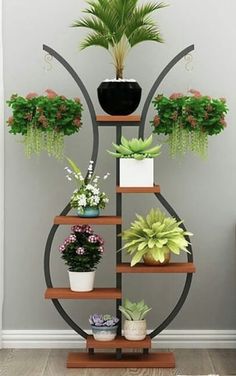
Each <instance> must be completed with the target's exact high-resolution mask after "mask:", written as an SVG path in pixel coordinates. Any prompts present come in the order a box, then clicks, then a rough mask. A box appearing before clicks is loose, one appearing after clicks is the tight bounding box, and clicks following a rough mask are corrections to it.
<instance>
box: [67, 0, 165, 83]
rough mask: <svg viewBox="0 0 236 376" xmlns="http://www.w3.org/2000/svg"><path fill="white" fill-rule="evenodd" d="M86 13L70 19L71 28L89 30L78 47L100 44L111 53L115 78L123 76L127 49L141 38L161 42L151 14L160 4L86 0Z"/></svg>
mask: <svg viewBox="0 0 236 376" xmlns="http://www.w3.org/2000/svg"><path fill="white" fill-rule="evenodd" d="M87 4H88V8H87V9H85V10H84V13H86V14H87V15H88V16H86V17H83V18H81V19H80V20H77V21H75V22H74V24H73V25H72V26H74V27H85V28H87V29H90V30H91V31H90V33H89V34H88V36H87V37H86V38H85V40H84V41H83V42H82V43H81V49H84V48H87V47H90V46H100V47H103V48H105V49H106V50H108V52H109V53H110V54H111V56H112V58H113V61H114V65H115V68H116V78H117V79H119V78H123V70H124V62H125V59H126V56H127V54H128V53H129V51H130V49H131V48H132V47H134V46H135V45H136V44H138V43H141V42H144V41H154V42H162V38H161V36H160V32H159V29H158V27H157V26H156V22H155V21H154V19H152V17H151V15H152V14H153V13H154V11H156V10H159V9H161V8H163V7H164V6H165V5H164V4H163V3H156V2H147V3H146V4H142V5H138V0H87Z"/></svg>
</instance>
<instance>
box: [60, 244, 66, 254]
mask: <svg viewBox="0 0 236 376" xmlns="http://www.w3.org/2000/svg"><path fill="white" fill-rule="evenodd" d="M65 249H66V247H65V246H64V244H62V245H60V247H59V251H60V252H64V250H65Z"/></svg>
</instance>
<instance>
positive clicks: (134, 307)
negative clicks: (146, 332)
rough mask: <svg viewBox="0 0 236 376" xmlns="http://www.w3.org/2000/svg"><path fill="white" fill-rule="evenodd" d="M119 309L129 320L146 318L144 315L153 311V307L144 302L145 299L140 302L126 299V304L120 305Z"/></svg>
mask: <svg viewBox="0 0 236 376" xmlns="http://www.w3.org/2000/svg"><path fill="white" fill-rule="evenodd" d="M119 310H120V311H121V312H122V313H123V315H124V316H125V318H126V319H127V320H132V321H139V320H144V317H145V316H146V314H147V313H148V312H149V311H151V308H149V307H148V306H147V305H146V304H145V303H144V300H141V301H140V302H138V303H132V302H131V301H130V300H129V299H125V303H124V305H123V306H119Z"/></svg>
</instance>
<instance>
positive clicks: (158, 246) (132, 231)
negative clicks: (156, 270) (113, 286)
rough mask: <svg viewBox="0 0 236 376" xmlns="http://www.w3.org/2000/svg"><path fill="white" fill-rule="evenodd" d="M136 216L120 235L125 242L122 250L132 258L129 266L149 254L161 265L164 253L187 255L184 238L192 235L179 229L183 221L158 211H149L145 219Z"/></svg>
mask: <svg viewBox="0 0 236 376" xmlns="http://www.w3.org/2000/svg"><path fill="white" fill-rule="evenodd" d="M136 216H137V220H135V221H134V222H133V223H131V226H130V228H129V229H127V230H125V231H123V232H122V234H121V236H122V238H123V239H124V240H125V241H126V243H125V245H124V246H123V247H122V249H125V250H126V252H127V253H128V254H129V255H131V256H132V260H131V266H134V265H135V264H137V263H138V262H140V261H141V260H142V257H143V256H144V255H146V254H151V256H152V257H153V258H154V259H155V260H156V261H159V262H160V263H163V262H164V260H165V254H166V253H169V252H173V253H174V254H176V255H179V254H180V252H181V251H185V252H188V253H189V251H188V249H187V246H188V244H189V242H188V240H187V239H186V236H190V235H192V234H191V233H190V232H187V231H185V230H183V229H182V228H181V227H180V225H181V223H182V222H183V221H179V222H178V221H177V220H176V219H175V218H172V217H167V216H166V215H165V213H163V212H161V211H160V210H159V209H151V211H150V212H149V213H148V215H147V216H146V217H145V218H144V217H142V216H141V215H138V214H136Z"/></svg>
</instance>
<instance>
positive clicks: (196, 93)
mask: <svg viewBox="0 0 236 376" xmlns="http://www.w3.org/2000/svg"><path fill="white" fill-rule="evenodd" d="M189 93H191V94H193V96H194V97H201V96H202V94H201V93H200V91H198V90H195V89H190V90H189Z"/></svg>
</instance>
